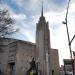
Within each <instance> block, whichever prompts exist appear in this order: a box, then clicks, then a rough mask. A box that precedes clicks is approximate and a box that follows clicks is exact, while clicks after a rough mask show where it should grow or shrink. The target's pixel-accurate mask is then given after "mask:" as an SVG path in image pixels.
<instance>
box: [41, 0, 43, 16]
mask: <svg viewBox="0 0 75 75" xmlns="http://www.w3.org/2000/svg"><path fill="white" fill-rule="evenodd" d="M41 16H43V0H42V11H41Z"/></svg>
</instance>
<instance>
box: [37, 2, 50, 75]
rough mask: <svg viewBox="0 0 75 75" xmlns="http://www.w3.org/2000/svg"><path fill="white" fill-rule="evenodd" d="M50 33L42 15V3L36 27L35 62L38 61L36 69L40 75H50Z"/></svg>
mask: <svg viewBox="0 0 75 75" xmlns="http://www.w3.org/2000/svg"><path fill="white" fill-rule="evenodd" d="M49 51H50V32H49V26H48V22H46V20H45V17H44V15H43V2H42V11H41V17H40V18H39V21H38V23H37V26H36V60H37V59H38V61H39V64H38V69H39V70H40V71H41V73H42V74H41V75H50V73H49V71H50V55H49V53H50V52H49Z"/></svg>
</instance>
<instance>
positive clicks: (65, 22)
mask: <svg viewBox="0 0 75 75" xmlns="http://www.w3.org/2000/svg"><path fill="white" fill-rule="evenodd" d="M69 3H70V0H69V2H68V7H67V12H66V18H65V21H64V22H63V24H65V25H66V30H67V36H68V43H69V50H70V57H71V60H72V51H71V42H70V37H69V30H68V25H67V16H68V9H69ZM74 37H75V36H74ZM72 62H73V60H72ZM72 69H73V75H74V65H73V63H72Z"/></svg>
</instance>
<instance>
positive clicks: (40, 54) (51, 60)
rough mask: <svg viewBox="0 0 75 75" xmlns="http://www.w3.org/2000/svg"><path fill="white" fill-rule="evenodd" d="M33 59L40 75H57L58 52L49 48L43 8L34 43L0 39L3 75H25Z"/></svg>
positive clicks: (46, 23)
mask: <svg viewBox="0 0 75 75" xmlns="http://www.w3.org/2000/svg"><path fill="white" fill-rule="evenodd" d="M33 57H34V58H35V60H36V61H38V63H39V64H38V69H39V70H40V71H41V75H59V57H58V50H57V49H52V48H51V43H50V32H49V26H48V22H46V20H45V17H44V16H43V7H42V12H41V17H40V19H39V22H38V23H37V26H36V43H31V42H28V41H22V40H15V39H10V38H0V59H1V60H0V70H1V72H2V73H4V75H25V74H26V72H27V70H28V69H29V67H30V64H29V62H30V61H31V60H32V58H33Z"/></svg>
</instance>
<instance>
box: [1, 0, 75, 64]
mask: <svg viewBox="0 0 75 75" xmlns="http://www.w3.org/2000/svg"><path fill="white" fill-rule="evenodd" d="M43 1H44V16H45V18H46V21H48V22H49V29H50V38H51V47H52V48H56V49H58V50H59V56H60V57H59V59H60V64H62V63H63V59H64V58H69V57H70V55H69V49H68V41H67V33H66V27H65V25H63V24H62V21H64V20H65V14H66V8H67V3H68V0H43ZM0 5H1V8H4V9H8V10H9V13H10V16H11V17H12V19H14V21H15V24H14V25H15V27H17V28H19V32H16V33H15V34H13V35H12V38H16V39H21V40H26V41H31V42H35V33H36V23H38V20H39V17H40V14H41V0H39V1H38V0H2V4H0ZM74 20H75V0H71V3H70V8H69V15H68V27H69V33H70V38H72V37H73V35H74V34H75V30H74V28H75V25H74V24H75V22H74ZM74 44H75V42H73V43H72V50H73V51H74V49H75V47H74Z"/></svg>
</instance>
